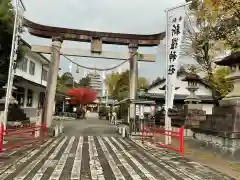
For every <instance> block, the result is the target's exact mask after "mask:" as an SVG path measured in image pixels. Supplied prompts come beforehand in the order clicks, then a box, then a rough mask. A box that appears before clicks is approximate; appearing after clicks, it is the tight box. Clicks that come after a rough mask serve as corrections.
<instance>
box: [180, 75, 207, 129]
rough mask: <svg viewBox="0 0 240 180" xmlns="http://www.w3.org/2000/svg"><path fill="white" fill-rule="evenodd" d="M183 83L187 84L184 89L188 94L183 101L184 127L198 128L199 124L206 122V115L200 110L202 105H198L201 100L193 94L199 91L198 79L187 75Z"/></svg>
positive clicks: (196, 76) (195, 76)
mask: <svg viewBox="0 0 240 180" xmlns="http://www.w3.org/2000/svg"><path fill="white" fill-rule="evenodd" d="M183 81H187V82H188V86H187V88H186V89H187V90H188V91H189V92H190V94H189V96H187V97H186V99H185V100H184V102H185V105H184V116H185V126H187V127H191V128H199V126H200V122H201V121H205V120H206V113H205V111H203V110H202V104H200V102H201V99H200V98H199V97H198V96H197V95H196V94H195V92H196V91H197V90H198V89H199V82H200V78H199V76H198V75H197V74H194V73H189V74H187V75H186V77H185V78H184V79H183Z"/></svg>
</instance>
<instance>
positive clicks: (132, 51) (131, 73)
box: [128, 44, 138, 132]
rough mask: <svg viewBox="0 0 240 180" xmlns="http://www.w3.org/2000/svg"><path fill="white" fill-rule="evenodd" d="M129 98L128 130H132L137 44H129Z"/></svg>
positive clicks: (135, 93)
mask: <svg viewBox="0 0 240 180" xmlns="http://www.w3.org/2000/svg"><path fill="white" fill-rule="evenodd" d="M128 48H129V55H130V59H129V64H130V70H129V98H130V107H129V119H130V132H132V130H133V128H134V126H135V117H136V106H135V102H132V101H135V100H136V95H137V89H138V54H137V50H138V44H129V46H128Z"/></svg>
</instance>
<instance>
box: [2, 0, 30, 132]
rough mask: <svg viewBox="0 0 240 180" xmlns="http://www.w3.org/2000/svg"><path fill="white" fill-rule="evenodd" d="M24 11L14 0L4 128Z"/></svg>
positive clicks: (19, 3)
mask: <svg viewBox="0 0 240 180" xmlns="http://www.w3.org/2000/svg"><path fill="white" fill-rule="evenodd" d="M21 4H22V5H21ZM24 11H25V8H24V5H23V3H22V2H21V1H20V0H16V7H15V17H14V27H13V37H12V47H11V53H10V61H9V69H8V81H7V92H6V100H5V107H4V119H3V124H4V128H5V129H6V126H7V114H8V106H9V99H10V97H11V96H12V85H13V79H14V71H13V70H14V68H15V64H16V60H17V49H18V44H19V40H20V38H21V29H22V18H23V13H24Z"/></svg>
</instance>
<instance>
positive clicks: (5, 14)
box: [0, 0, 24, 81]
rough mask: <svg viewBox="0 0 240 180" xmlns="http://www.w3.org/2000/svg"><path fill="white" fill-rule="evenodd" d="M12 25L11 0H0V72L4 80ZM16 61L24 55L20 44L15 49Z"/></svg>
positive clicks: (7, 65) (6, 72)
mask: <svg viewBox="0 0 240 180" xmlns="http://www.w3.org/2000/svg"><path fill="white" fill-rule="evenodd" d="M13 27H14V13H13V10H12V5H11V0H0V67H1V68H0V74H2V75H3V80H4V81H6V79H7V74H8V71H6V69H8V67H9V57H10V52H11V46H12V35H13ZM17 53H18V59H17V60H18V61H19V60H21V58H22V57H23V56H24V49H23V47H22V46H21V45H20V46H19V49H18V51H17Z"/></svg>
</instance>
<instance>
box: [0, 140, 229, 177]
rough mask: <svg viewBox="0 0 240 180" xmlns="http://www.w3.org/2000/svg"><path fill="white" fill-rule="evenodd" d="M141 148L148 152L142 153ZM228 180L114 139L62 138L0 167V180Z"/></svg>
mask: <svg viewBox="0 0 240 180" xmlns="http://www.w3.org/2000/svg"><path fill="white" fill-rule="evenodd" d="M140 146H142V147H143V148H145V149H147V151H145V150H144V149H143V148H142V147H140ZM79 179H81V180H91V179H92V180H115V179H116V180H140V179H143V180H148V179H149V180H204V179H205V180H210V179H211V180H224V179H225V180H230V179H232V178H230V177H227V176H225V175H223V174H221V173H219V172H216V171H215V170H212V169H210V168H207V167H204V166H202V165H200V164H198V163H194V162H190V161H187V160H182V159H181V157H180V156H179V155H177V154H176V153H172V154H171V153H166V151H164V150H163V151H157V152H156V149H154V148H151V146H148V145H147V144H144V145H141V143H140V142H138V141H136V142H133V141H131V140H129V139H123V138H121V137H116V136H115V137H113V136H63V137H59V138H57V139H50V140H48V141H47V142H45V144H43V145H42V146H41V147H40V148H37V149H32V150H28V152H26V154H25V155H24V156H22V157H21V158H19V159H16V160H15V162H14V165H12V166H10V167H9V166H7V165H4V166H2V167H0V180H79Z"/></svg>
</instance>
